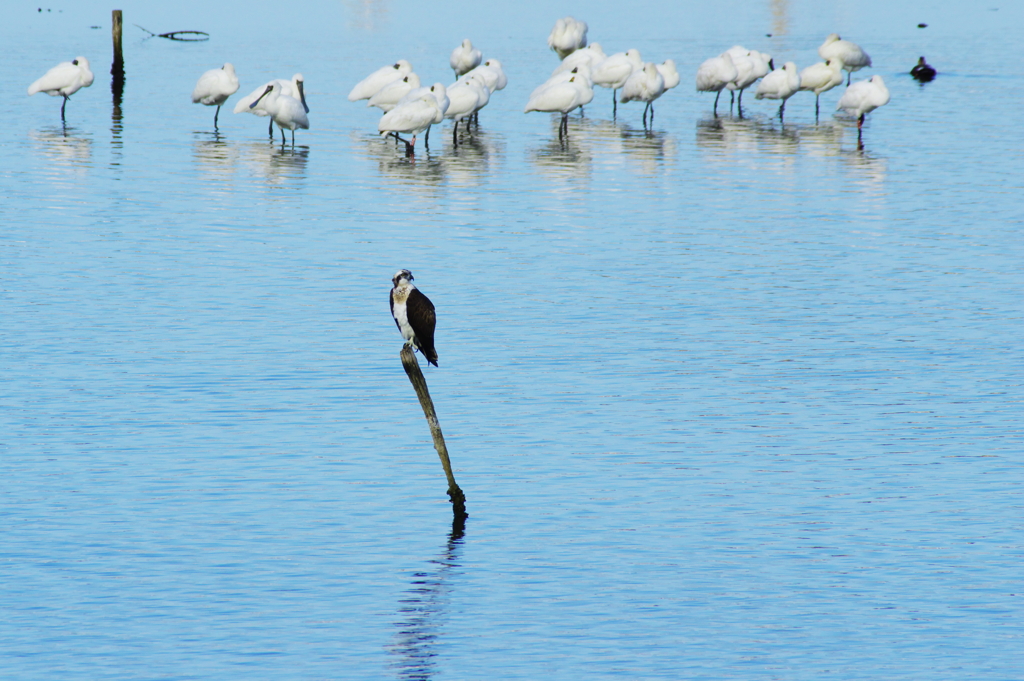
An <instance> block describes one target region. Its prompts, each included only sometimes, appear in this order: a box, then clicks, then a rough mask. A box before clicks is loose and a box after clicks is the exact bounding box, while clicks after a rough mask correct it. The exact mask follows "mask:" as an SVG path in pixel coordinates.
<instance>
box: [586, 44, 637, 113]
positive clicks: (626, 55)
mask: <svg viewBox="0 0 1024 681" xmlns="http://www.w3.org/2000/svg"><path fill="white" fill-rule="evenodd" d="M643 67H644V62H643V60H642V59H641V58H640V52H639V51H638V50H627V51H625V52H616V53H615V54H613V55H612V56H610V57H608V58H607V59H605V60H604V61H602V62H600V63H599V64H598V65H597V66H595V67H593V68H592V69H590V72H591V79H592V80H593V82H594V85H600V86H601V87H606V88H610V89H611V91H612V118H615V113H616V92H615V91H616V90H618V89H619V88H621V87H622V86H623V85H625V84H626V81H627V80H628V79H629V77H630V76H631V75H633V73H634V72H635V71H639V70H640V69H642V68H643Z"/></svg>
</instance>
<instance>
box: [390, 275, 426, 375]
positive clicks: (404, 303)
mask: <svg viewBox="0 0 1024 681" xmlns="http://www.w3.org/2000/svg"><path fill="white" fill-rule="evenodd" d="M412 280H413V276H412V272H410V271H409V270H398V272H396V273H395V276H394V278H392V279H391V283H392V284H394V285H395V287H394V288H393V289H391V316H392V317H394V318H395V324H396V325H398V330H399V331H401V332H402V338H404V339H405V342H406V344H407V345H411V346H413V347H415V348H417V349H418V350H419V351H420V352H422V353H423V356H424V357H426V358H427V361H428V362H430V363H431V364H433V365H434V366H437V350H435V349H434V325H435V324H436V323H437V317H436V316H435V315H434V304H433V303H431V302H430V299H429V298H427V297H426V296H425V295H423V294H422V293H420V291H419V289H417V288H416V286H415V285H414V284H413V283H412Z"/></svg>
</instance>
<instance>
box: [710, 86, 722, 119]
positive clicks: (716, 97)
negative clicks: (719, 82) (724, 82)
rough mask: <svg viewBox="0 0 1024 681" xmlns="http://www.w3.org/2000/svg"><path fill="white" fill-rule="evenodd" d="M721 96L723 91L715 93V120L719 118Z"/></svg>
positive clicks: (713, 111)
mask: <svg viewBox="0 0 1024 681" xmlns="http://www.w3.org/2000/svg"><path fill="white" fill-rule="evenodd" d="M721 96H722V91H721V90H719V91H718V92H717V93H715V105H714V106H713V107H711V113H712V114H713V115H714V117H715V118H718V98H719V97H721Z"/></svg>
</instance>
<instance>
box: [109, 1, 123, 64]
mask: <svg viewBox="0 0 1024 681" xmlns="http://www.w3.org/2000/svg"><path fill="white" fill-rule="evenodd" d="M110 14H111V22H110V33H111V37H112V38H113V39H114V63H113V64H111V65H110V73H112V74H114V75H117V74H118V73H120V74H122V77H123V76H124V57H123V56H122V54H121V10H119V9H115V10H113V11H112V12H111V13H110Z"/></svg>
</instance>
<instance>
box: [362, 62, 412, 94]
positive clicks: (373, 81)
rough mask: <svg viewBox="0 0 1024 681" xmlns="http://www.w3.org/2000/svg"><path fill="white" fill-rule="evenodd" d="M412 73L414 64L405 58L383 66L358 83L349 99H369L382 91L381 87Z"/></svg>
mask: <svg viewBox="0 0 1024 681" xmlns="http://www.w3.org/2000/svg"><path fill="white" fill-rule="evenodd" d="M410 73H412V64H410V63H409V62H407V61H406V60H404V59H399V60H398V61H396V62H395V63H394V64H389V65H387V66H382V67H380V68H379V69H377V70H376V71H374V72H373V73H371V74H370V75H368V76H367V77H366V78H363V79H362V80H361V81H359V82H358V83H356V85H355V87H353V88H352V91H351V92H349V93H348V101H350V102H358V101H359V100H360V99H369V98H370V97H373V96H374V95H375V94H377V93H378V92H380V89H381V88H382V87H384V86H385V85H387V84H388V83H391V82H392V81H396V80H398V79H399V78H404V77H406V76H407V75H409V74H410Z"/></svg>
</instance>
